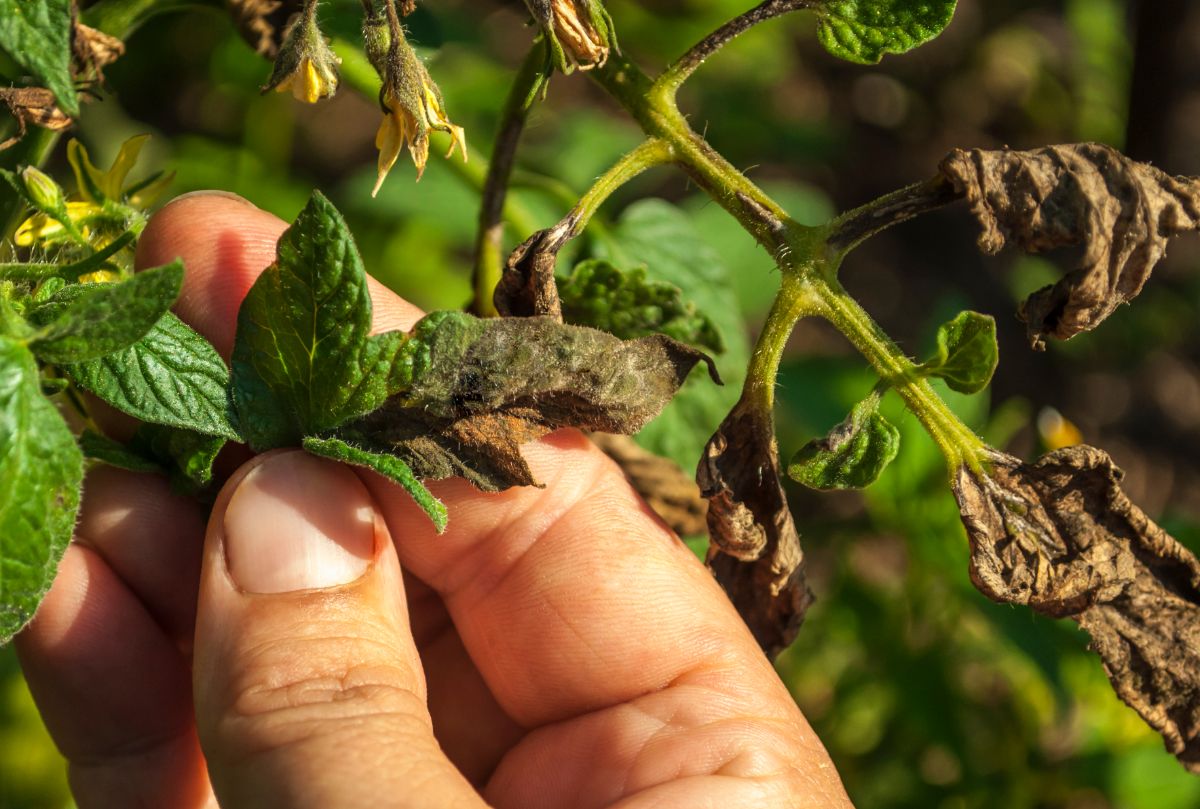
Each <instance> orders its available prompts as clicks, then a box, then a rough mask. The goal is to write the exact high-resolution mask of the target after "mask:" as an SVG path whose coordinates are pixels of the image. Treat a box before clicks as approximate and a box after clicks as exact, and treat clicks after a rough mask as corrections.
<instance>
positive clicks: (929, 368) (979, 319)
mask: <svg viewBox="0 0 1200 809" xmlns="http://www.w3.org/2000/svg"><path fill="white" fill-rule="evenodd" d="M999 362H1000V349H999V346H998V345H997V343H996V320H995V318H993V317H992V316H991V315H981V314H979V313H978V312H959V313H958V315H957V316H956V317H955V318H954V319H953V320H951V321H949V322H948V323H943V324H942V325H941V326H938V330H937V349H936V353H935V354H934V356H933V358H932V359H930V360H928V361H926V362H925V363H924V364H923V365H922V366H921V370H922V371H923V372H925V373H927V374H929V375H931V376H937V377H941V378H942V379H944V380H946V384H947V385H948V386H949V387H950V389H951V390H955V391H958V392H959V393H978V392H979V391H981V390H983V389H984V388H986V387H987V384H988V382H990V381H991V380H992V374H993V373H995V371H996V365H997V364H999Z"/></svg>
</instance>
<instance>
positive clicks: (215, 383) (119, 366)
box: [62, 312, 241, 441]
mask: <svg viewBox="0 0 1200 809" xmlns="http://www.w3.org/2000/svg"><path fill="white" fill-rule="evenodd" d="M62 367H63V370H64V371H65V372H66V373H67V375H68V376H70V377H71V379H72V380H74V381H75V383H76V384H78V385H79V386H80V387H82V388H84V389H85V390H87V391H89V392H91V393H92V394H94V395H96V396H98V397H99V398H101V399H103V400H104V401H105V402H107V403H108V404H110V405H112V406H113V407H115V408H117V409H118V410H120V411H122V412H124V413H128V414H129V415H131V416H133V417H134V418H136V419H139V420H140V421H144V422H148V423H152V424H162V425H165V426H168V427H178V428H180V429H184V430H195V431H197V432H200V433H204V434H206V435H214V436H221V437H223V438H228V439H232V440H235V441H240V440H241V438H240V437H239V435H238V433H237V431H236V430H235V429H234V428H233V425H231V424H230V423H229V415H228V411H229V391H228V385H229V370H228V369H227V368H226V367H225V362H224V361H223V360H222V359H221V355H220V354H218V353H217V350H216V349H215V348H213V347H212V345H210V344H209V342H208V341H207V340H205V339H204V338H203V337H201V336H200V335H199V334H197V333H196V332H195V331H193V330H192V329H191V328H189V327H188V326H187V324H185V323H184V322H183V321H182V320H180V319H179V318H177V317H175V315H173V314H171V313H170V312H168V313H167V314H165V315H163V317H161V318H160V319H159V320H158V322H157V323H155V324H154V327H153V328H152V329H150V331H149V332H147V333H146V335H145V336H144V337H142V339H141V340H138V341H137V342H136V343H134V344H133V345H131V346H129V347H128V348H126V349H124V350H122V351H118V352H115V353H113V354H109V355H108V356H106V357H101V358H100V359H95V360H89V361H87V362H79V363H70V364H67V365H64V366H62Z"/></svg>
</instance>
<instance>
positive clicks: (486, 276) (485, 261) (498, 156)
mask: <svg viewBox="0 0 1200 809" xmlns="http://www.w3.org/2000/svg"><path fill="white" fill-rule="evenodd" d="M545 64H546V43H545V38H544V37H542V38H539V39H538V40H537V41H536V42H534V44H533V47H532V48H531V49H530V50H529V53H528V54H527V55H526V56H525V61H523V62H522V63H521V66H520V68H518V69H517V74H516V76H514V77H513V83H512V87H511V88H510V89H509V91H508V98H507V99H506V100H505V102H504V109H503V110H502V111H501V113H500V127H499V129H498V130H497V131H496V142H495V145H494V146H493V147H492V159H491V161H490V162H489V163H488V169H487V177H486V179H485V180H484V182H483V193H482V197H483V199H482V202H481V203H480V208H479V230H478V232H477V234H476V239H475V268H474V272H473V274H472V277H471V285H472V288H473V289H474V290H475V299H474V301H473V303H472V309H473V310H474V312H475V314H477V315H481V316H484V317H495V316H496V314H497V312H496V307H495V305H494V304H493V303H492V292H493V291H494V290H495V288H496V284H497V283H499V281H500V275H501V274H502V273H503V272H504V255H503V250H504V244H503V242H504V200H505V198H506V197H507V196H508V184H509V180H510V178H511V177H512V171H513V163H514V160H515V158H516V154H517V144H518V143H519V142H520V140H521V132H522V131H524V129H525V121H526V119H527V118H528V116H529V110H530V108H531V107H532V105H533V100H534V99H533V98H532V96H533V95H534V94H535V92H536V87H537V85H538V83H539V82H540V81H542V80H543V76H542V71H543V69H544V66H545Z"/></svg>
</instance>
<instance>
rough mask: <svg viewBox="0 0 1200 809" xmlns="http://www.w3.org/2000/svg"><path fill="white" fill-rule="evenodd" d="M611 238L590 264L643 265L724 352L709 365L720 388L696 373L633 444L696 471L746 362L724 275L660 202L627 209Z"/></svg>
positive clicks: (699, 236) (708, 250) (682, 219)
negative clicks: (696, 314) (704, 320)
mask: <svg viewBox="0 0 1200 809" xmlns="http://www.w3.org/2000/svg"><path fill="white" fill-rule="evenodd" d="M612 233H613V238H612V239H611V240H607V239H606V240H602V241H598V243H597V244H596V247H595V249H594V251H593V252H594V255H595V257H596V258H602V259H607V260H609V261H611V262H613V263H614V264H617V265H619V266H635V265H639V264H643V265H645V267H646V277H647V279H649V281H650V282H651V283H660V282H661V283H664V284H670V285H671V286H674V287H679V288H680V289H684V290H687V295H688V298H689V300H690V301H691V302H692V303H693V304H695V306H696V309H697V310H698V311H700V312H703V313H704V314H705V315H706V316H707V317H708V318H709V320H710V321H711V322H712V324H713V326H714V328H715V330H716V331H717V332H718V333H719V334H720V336H721V338H722V342H723V343H724V347H725V350H724V352H723V353H721V354H719V355H717V356H716V357H715V358H714V361H715V362H716V365H717V370H718V371H720V373H721V378H722V379H724V380H725V385H724V386H723V387H718V386H715V385H711V384H709V382H708V380H707V379H704V378H703V374H702V373H701V372H700V371H696V372H694V373H693V374H692V378H691V379H690V380H689V381H688V383H687V384H685V385H684V386H683V388H681V389H680V391H679V393H677V394H676V395H675V398H674V399H672V400H671V403H670V404H669V405H667V407H666V409H664V410H663V412H662V414H661V415H660V416H659V417H658V418H656V419H654V420H653V421H652V422H650V423H649V424H647V425H646V426H645V427H644V428H643V429H642V430H641V431H640V432H639V433H638V434H637V435H636V436H635V437H634V440H636V441H637V442H638V443H639V444H641V445H642V446H643V447H645V448H646V449H648V450H650V451H651V452H653V453H654V454H655V455H662V456H664V457H667V458H670V459H671V460H673V461H675V463H677V464H679V466H680V467H682V468H683V469H688V470H691V469H695V468H696V464H697V463H698V462H699V460H700V449H701V448H702V447H703V446H704V444H705V442H706V441H708V438H709V436H711V435H712V434H713V433H714V432H715V431H716V429H717V426H718V425H719V424H720V423H721V420H722V419H723V418H725V414H726V413H728V412H729V411H730V410H731V409H732V408H733V406H734V404H736V403H737V400H738V392H739V391H740V390H741V387H742V380H743V379H745V376H746V365H747V364H748V363H749V359H750V343H749V341H748V339H747V335H746V325H745V322H744V320H743V318H742V312H741V309H740V308H739V307H738V304H737V296H736V295H735V294H734V290H733V285H732V283H731V282H730V275H729V268H728V267H727V266H726V265H725V264H724V262H722V261H721V259H720V257H719V256H718V255H717V253H716V251H715V250H713V248H712V247H711V246H710V245H709V244H708V243H707V242H706V241H705V239H704V234H703V233H701V232H700V231H699V230H698V229H697V227H696V226H695V224H693V223H692V221H691V219H689V217H688V216H687V214H685V213H684V212H683V211H681V210H679V209H678V208H676V207H675V206H674V205H671V204H670V203H667V202H665V201H663V200H661V199H647V200H641V201H640V202H636V203H634V204H633V205H630V206H629V208H627V209H626V210H625V211H624V212H623V213H622V214H621V218H620V220H619V221H618V222H617V224H616V226H615V227H614V228H613V231H612Z"/></svg>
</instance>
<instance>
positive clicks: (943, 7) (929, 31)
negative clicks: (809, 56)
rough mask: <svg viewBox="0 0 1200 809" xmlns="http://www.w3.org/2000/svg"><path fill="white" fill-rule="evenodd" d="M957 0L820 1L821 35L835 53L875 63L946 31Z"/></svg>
mask: <svg viewBox="0 0 1200 809" xmlns="http://www.w3.org/2000/svg"><path fill="white" fill-rule="evenodd" d="M956 2H957V0H824V2H821V3H819V4H817V5H816V6H815V8H814V10H815V11H816V13H817V20H818V21H819V27H818V29H817V38H818V39H819V40H820V41H821V44H822V45H824V46H825V49H826V50H828V51H829V52H830V53H832V54H833V55H834V56H837V57H840V58H842V59H847V60H849V61H851V62H859V63H862V64H874V63H876V62H878V61H879V60H880V59H882V58H883V56H884V54H888V53H904V52H905V51H911V50H912V49H913V48H915V47H917V46H918V45H923V44H924V43H926V42H928V41H929V40H931V39H933V38H934V37H936V36H937V35H938V34H940V33H942V31H943V30H945V28H946V26H947V25H949V24H950V19H951V18H952V17H953V16H954V7H955V4H956Z"/></svg>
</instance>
